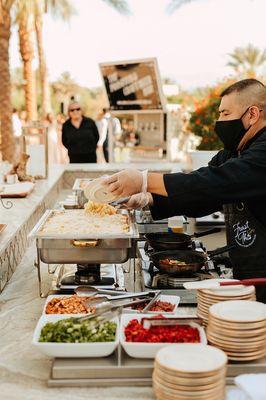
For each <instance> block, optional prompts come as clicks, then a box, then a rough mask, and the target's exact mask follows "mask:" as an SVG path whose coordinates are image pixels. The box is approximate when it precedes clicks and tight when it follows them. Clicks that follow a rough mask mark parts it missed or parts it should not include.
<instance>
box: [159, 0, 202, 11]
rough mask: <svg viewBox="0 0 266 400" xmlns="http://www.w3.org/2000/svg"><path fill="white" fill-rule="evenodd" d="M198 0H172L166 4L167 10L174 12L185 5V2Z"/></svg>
mask: <svg viewBox="0 0 266 400" xmlns="http://www.w3.org/2000/svg"><path fill="white" fill-rule="evenodd" d="M193 1H196V0H171V1H170V2H169V3H168V5H167V6H166V12H167V13H168V14H172V13H173V12H174V11H175V10H177V9H178V8H180V7H182V6H184V5H185V4H188V3H192V2H193Z"/></svg>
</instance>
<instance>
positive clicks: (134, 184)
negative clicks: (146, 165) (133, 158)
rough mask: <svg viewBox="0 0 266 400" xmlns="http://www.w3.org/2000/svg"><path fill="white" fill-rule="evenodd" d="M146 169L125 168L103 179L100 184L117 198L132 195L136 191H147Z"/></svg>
mask: <svg viewBox="0 0 266 400" xmlns="http://www.w3.org/2000/svg"><path fill="white" fill-rule="evenodd" d="M147 174H148V171H143V172H141V171H138V170H136V169H125V170H123V171H120V172H117V173H116V174H113V175H111V176H109V177H108V178H106V179H103V181H102V184H103V185H105V186H107V188H108V190H109V191H110V192H111V193H113V194H114V195H115V196H117V198H122V197H128V196H132V195H133V194H136V193H140V192H143V193H146V192H147Z"/></svg>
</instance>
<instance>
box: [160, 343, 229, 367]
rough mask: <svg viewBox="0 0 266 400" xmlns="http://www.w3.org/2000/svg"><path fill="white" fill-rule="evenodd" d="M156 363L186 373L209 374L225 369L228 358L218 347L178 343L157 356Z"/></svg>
mask: <svg viewBox="0 0 266 400" xmlns="http://www.w3.org/2000/svg"><path fill="white" fill-rule="evenodd" d="M156 362H158V364H159V365H161V366H162V367H165V368H168V369H171V370H175V371H179V372H184V373H188V374H193V373H196V374H198V373H208V372H212V371H216V370H219V369H220V368H223V367H224V366H225V365H226V363H227V356H226V354H225V353H224V352H223V351H222V350H219V349H217V348H216V347H213V346H209V345H204V344H200V343H176V344H174V346H171V347H170V346H167V347H165V348H164V349H162V350H161V351H160V352H159V353H158V354H157V356H156Z"/></svg>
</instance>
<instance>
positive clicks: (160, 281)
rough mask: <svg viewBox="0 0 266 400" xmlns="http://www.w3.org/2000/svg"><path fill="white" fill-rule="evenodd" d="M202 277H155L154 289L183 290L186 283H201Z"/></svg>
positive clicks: (165, 275)
mask: <svg viewBox="0 0 266 400" xmlns="http://www.w3.org/2000/svg"><path fill="white" fill-rule="evenodd" d="M200 280H201V278H200V276H197V275H193V276H191V275H190V276H183V277H180V276H173V275H167V274H164V275H160V274H157V275H154V276H153V279H152V287H158V288H174V289H175V288H183V283H185V282H196V281H200Z"/></svg>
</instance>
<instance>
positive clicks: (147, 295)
mask: <svg viewBox="0 0 266 400" xmlns="http://www.w3.org/2000/svg"><path fill="white" fill-rule="evenodd" d="M150 295H151V293H150V292H139V293H133V294H132V293H129V294H124V295H120V296H112V297H111V298H109V300H111V301H113V300H123V299H134V298H138V297H149V296H150Z"/></svg>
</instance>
